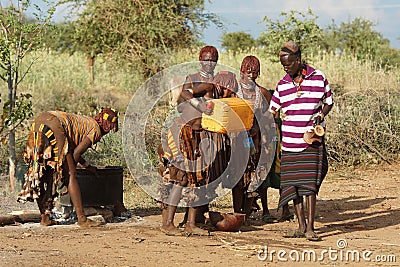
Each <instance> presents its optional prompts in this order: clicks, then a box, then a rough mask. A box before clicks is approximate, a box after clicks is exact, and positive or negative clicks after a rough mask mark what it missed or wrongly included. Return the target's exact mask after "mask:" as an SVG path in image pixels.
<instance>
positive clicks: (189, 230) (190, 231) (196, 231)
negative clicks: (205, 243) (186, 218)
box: [185, 225, 210, 236]
mask: <svg viewBox="0 0 400 267" xmlns="http://www.w3.org/2000/svg"><path fill="white" fill-rule="evenodd" d="M185 234H186V235H187V236H191V235H199V236H208V235H210V233H209V232H208V231H206V230H203V229H201V228H199V227H197V226H189V225H187V226H186V228H185Z"/></svg>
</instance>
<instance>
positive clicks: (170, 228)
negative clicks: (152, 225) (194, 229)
mask: <svg viewBox="0 0 400 267" xmlns="http://www.w3.org/2000/svg"><path fill="white" fill-rule="evenodd" d="M160 230H161V232H163V233H165V234H166V235H171V236H174V235H180V234H182V231H181V230H180V229H179V228H176V227H175V226H174V225H173V224H169V225H163V226H161V228H160Z"/></svg>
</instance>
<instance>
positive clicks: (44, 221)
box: [40, 214, 58, 226]
mask: <svg viewBox="0 0 400 267" xmlns="http://www.w3.org/2000/svg"><path fill="white" fill-rule="evenodd" d="M41 217H42V220H41V221H40V225H42V226H51V225H58V222H57V221H54V220H50V215H49V214H41Z"/></svg>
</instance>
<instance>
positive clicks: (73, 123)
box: [48, 111, 102, 147]
mask: <svg viewBox="0 0 400 267" xmlns="http://www.w3.org/2000/svg"><path fill="white" fill-rule="evenodd" d="M48 113H50V114H52V115H54V116H56V117H57V118H58V119H59V121H60V123H61V125H62V126H63V128H64V131H65V133H66V135H67V137H68V140H69V142H72V144H71V145H75V147H77V146H78V145H79V144H80V143H81V142H82V141H83V139H85V137H88V138H89V139H90V141H91V142H92V144H95V143H97V142H98V141H99V140H100V139H101V137H102V135H101V130H100V126H99V125H98V123H97V122H96V120H95V119H93V118H91V117H87V116H84V115H77V114H72V113H66V112H63V111H48Z"/></svg>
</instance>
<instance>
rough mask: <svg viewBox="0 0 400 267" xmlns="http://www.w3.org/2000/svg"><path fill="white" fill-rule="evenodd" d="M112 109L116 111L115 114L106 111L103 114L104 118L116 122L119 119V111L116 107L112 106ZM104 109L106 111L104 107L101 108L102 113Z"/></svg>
mask: <svg viewBox="0 0 400 267" xmlns="http://www.w3.org/2000/svg"><path fill="white" fill-rule="evenodd" d="M110 110H111V111H112V112H114V115H110V114H108V113H104V114H103V120H108V121H110V122H116V121H117V119H118V116H119V112H117V111H116V110H115V109H113V108H110ZM103 111H104V110H103V108H101V110H100V113H101V112H103Z"/></svg>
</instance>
